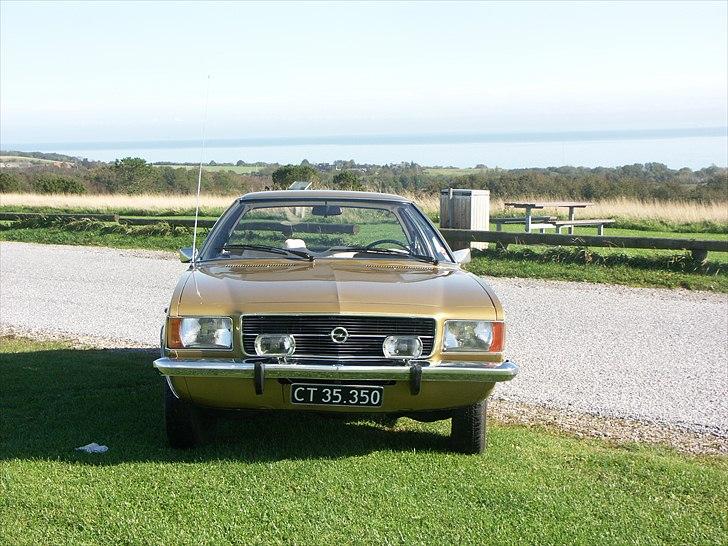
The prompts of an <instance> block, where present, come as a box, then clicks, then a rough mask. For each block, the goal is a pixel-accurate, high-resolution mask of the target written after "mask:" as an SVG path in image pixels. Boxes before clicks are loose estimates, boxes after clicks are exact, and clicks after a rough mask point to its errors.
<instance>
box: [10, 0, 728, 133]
mask: <svg viewBox="0 0 728 546" xmlns="http://www.w3.org/2000/svg"><path fill="white" fill-rule="evenodd" d="M0 6H1V7H0V115H1V122H0V139H2V141H3V142H13V143H17V142H20V143H33V142H71V141H118V140H129V141H139V140H151V139H194V138H198V137H199V133H200V118H201V115H202V109H203V108H202V103H203V98H204V94H205V85H206V78H207V75H208V74H209V75H210V76H211V80H210V82H211V83H210V102H209V115H208V130H207V132H208V136H209V137H212V138H245V137H256V136H297V135H308V136H315V135H332V134H364V133H370V134H403V133H405V134H409V133H437V132H483V133H488V132H511V131H512V132H520V131H553V132H558V131H571V130H601V129H659V128H692V127H724V126H726V125H727V124H728V119H727V118H728V111H727V108H728V107H727V102H728V98H727V97H728V91H727V89H726V85H727V83H726V82H728V58H727V48H728V45H727V44H728V36H727V30H726V29H727V28H728V10H727V8H726V6H727V3H726V2H684V3H683V2H656V1H655V2H645V3H630V2H613V3H599V2H588V3H586V2H585V3H578V2H563V3H548V2H538V3H535V2H534V3H525V2H524V3H513V2H509V3H506V2H496V3H475V2H466V3H456V2H447V3H437V2H428V3H414V2H411V3H391V2H387V3H385V2H371V3H356V2H346V3H335V2H326V3H304V2H288V3H284V2H281V3H273V2H267V3H173V2H158V3H135V2H124V3H111V2H108V3H93V4H91V3H66V2H55V3H50V2H42V3H33V2H22V3H21V2H9V1H2V2H1V3H0Z"/></svg>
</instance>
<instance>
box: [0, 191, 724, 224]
mask: <svg viewBox="0 0 728 546" xmlns="http://www.w3.org/2000/svg"><path fill="white" fill-rule="evenodd" d="M404 196H405V197H407V198H410V199H413V200H414V201H415V202H417V204H418V205H419V206H420V207H421V208H422V209H423V210H424V211H425V212H427V213H428V214H431V215H436V214H438V212H439V208H440V201H439V196H437V195H427V194H417V195H414V194H405V195H404ZM234 198H235V196H230V195H224V196H220V195H202V196H201V197H200V204H201V206H202V210H203V211H204V212H205V214H208V215H214V216H218V215H220V214H221V213H222V212H223V211H224V210H225V209H226V208H227V207H228V206H229V205H230V203H232V201H233V200H234ZM524 199H528V198H524ZM194 209H195V196H194V195H156V194H153V195H46V194H29V193H5V194H0V211H16V212H21V211H27V212H34V211H38V212H43V211H57V212H89V213H92V212H99V213H103V212H118V213H119V214H156V215H162V214H173V215H178V214H191V213H194ZM534 214H547V215H557V216H559V215H560V216H562V217H563V216H564V214H565V210H564V209H544V210H543V211H542V212H538V213H536V212H534ZM519 215H522V211H517V210H514V209H511V208H507V207H505V206H504V205H503V201H501V200H497V199H493V200H492V201H491V216H519ZM577 217H578V218H617V219H618V221H619V223H618V225H619V226H620V227H622V226H624V227H645V228H646V229H650V230H655V229H657V230H658V231H659V230H665V229H669V230H671V231H681V230H682V231H688V232H690V231H696V230H697V231H705V230H704V229H702V228H704V227H705V226H706V225H719V226H724V227H725V226H728V202H721V203H695V202H682V201H676V202H653V201H650V202H644V201H636V200H633V199H611V200H606V201H599V202H597V203H595V204H594V205H593V206H591V207H588V208H586V209H583V210H580V211H579V212H578V213H577Z"/></svg>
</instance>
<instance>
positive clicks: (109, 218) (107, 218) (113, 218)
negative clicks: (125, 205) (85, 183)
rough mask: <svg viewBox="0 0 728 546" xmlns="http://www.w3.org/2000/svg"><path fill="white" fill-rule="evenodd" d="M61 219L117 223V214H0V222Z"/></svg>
mask: <svg viewBox="0 0 728 546" xmlns="http://www.w3.org/2000/svg"><path fill="white" fill-rule="evenodd" d="M43 216H45V217H48V218H51V217H52V218H63V219H64V220H81V219H83V218H91V219H93V220H98V221H99V222H118V221H119V215H118V214H86V213H82V212H79V213H76V214H73V213H65V212H64V213H60V212H48V213H43V212H0V220H5V221H8V220H9V221H11V222H12V221H14V220H27V219H28V218H40V217H43Z"/></svg>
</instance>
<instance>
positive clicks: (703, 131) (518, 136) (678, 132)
mask: <svg viewBox="0 0 728 546" xmlns="http://www.w3.org/2000/svg"><path fill="white" fill-rule="evenodd" d="M721 136H723V137H728V126H716V127H694V128H673V129H608V130H588V131H528V132H493V133H403V134H345V135H324V136H312V137H306V136H287V137H285V136H284V137H246V138H216V139H215V138H211V139H207V142H206V147H208V148H210V147H215V148H233V147H243V148H265V147H275V146H327V145H367V146H372V145H417V144H421V145H423V144H485V143H494V144H496V143H514V144H516V143H528V142H574V141H577V142H578V141H599V140H606V141H608V140H650V139H673V138H698V137H721ZM199 146H200V142H199V140H195V139H181V140H172V139H170V140H163V139H158V140H140V141H130V140H121V141H71V142H37V143H32V142H24V143H23V142H19V143H12V144H5V145H3V148H4V149H5V150H6V151H13V150H17V151H21V148H28V147H38V148H46V149H48V148H63V149H65V150H67V151H73V150H110V149H134V148H146V149H168V148H198V147H199ZM23 151H29V150H23ZM33 151H36V150H33ZM37 151H40V150H37Z"/></svg>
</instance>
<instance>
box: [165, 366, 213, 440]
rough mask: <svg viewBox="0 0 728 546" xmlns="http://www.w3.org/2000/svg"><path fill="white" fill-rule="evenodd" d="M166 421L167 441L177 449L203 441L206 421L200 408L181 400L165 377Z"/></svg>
mask: <svg viewBox="0 0 728 546" xmlns="http://www.w3.org/2000/svg"><path fill="white" fill-rule="evenodd" d="M163 383H164V421H165V425H166V428H167V441H168V442H169V445H170V446H171V447H173V448H175V449H189V448H191V447H194V446H195V445H197V444H199V443H201V442H202V440H203V437H204V432H205V428H206V426H205V423H204V419H203V415H202V414H201V412H200V410H199V409H198V408H196V407H195V406H194V405H192V404H190V403H189V402H185V401H184V400H180V399H179V398H177V396H176V395H175V394H174V392H172V389H171V388H170V386H169V383H168V381H167V378H166V377H165V378H164V381H163Z"/></svg>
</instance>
